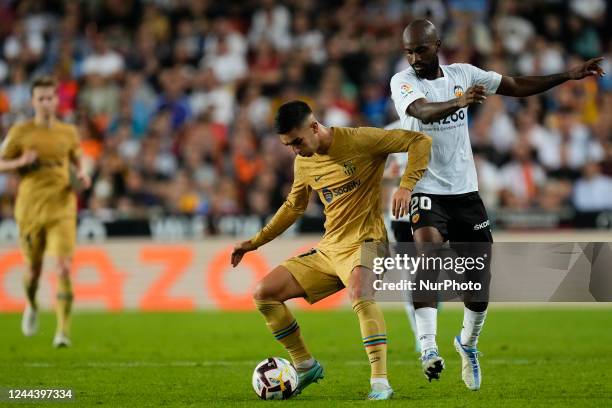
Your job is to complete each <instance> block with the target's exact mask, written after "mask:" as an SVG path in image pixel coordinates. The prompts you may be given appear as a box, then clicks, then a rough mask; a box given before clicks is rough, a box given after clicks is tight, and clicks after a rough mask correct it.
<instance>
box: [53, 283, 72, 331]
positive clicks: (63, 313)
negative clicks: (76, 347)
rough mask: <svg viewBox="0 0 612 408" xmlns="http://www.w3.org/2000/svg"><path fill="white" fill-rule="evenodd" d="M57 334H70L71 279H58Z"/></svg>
mask: <svg viewBox="0 0 612 408" xmlns="http://www.w3.org/2000/svg"><path fill="white" fill-rule="evenodd" d="M55 307H56V313H57V333H63V334H65V335H68V334H69V333H70V311H71V309H72V285H71V284H70V278H69V277H61V276H60V278H59V279H58V285H57V302H56V306H55Z"/></svg>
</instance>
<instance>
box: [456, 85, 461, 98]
mask: <svg viewBox="0 0 612 408" xmlns="http://www.w3.org/2000/svg"><path fill="white" fill-rule="evenodd" d="M454 92H455V96H456V97H457V98H458V97H460V96H461V95H463V88H462V87H461V85H457V86H455V90H454Z"/></svg>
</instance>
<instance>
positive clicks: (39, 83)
mask: <svg viewBox="0 0 612 408" xmlns="http://www.w3.org/2000/svg"><path fill="white" fill-rule="evenodd" d="M48 87H52V88H57V81H56V80H55V78H53V77H51V76H47V75H45V76H41V77H38V78H36V79H35V80H34V82H32V86H30V94H32V95H33V94H34V89H36V88H48Z"/></svg>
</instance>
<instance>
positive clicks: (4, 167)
mask: <svg viewBox="0 0 612 408" xmlns="http://www.w3.org/2000/svg"><path fill="white" fill-rule="evenodd" d="M37 157H38V156H37V154H36V152H35V151H33V150H28V151H26V152H23V154H22V155H21V156H19V157H18V158H16V159H13V160H5V159H0V171H13V170H17V169H19V168H21V167H25V166H28V165H30V164H32V163H34V162H35V161H36V158H37Z"/></svg>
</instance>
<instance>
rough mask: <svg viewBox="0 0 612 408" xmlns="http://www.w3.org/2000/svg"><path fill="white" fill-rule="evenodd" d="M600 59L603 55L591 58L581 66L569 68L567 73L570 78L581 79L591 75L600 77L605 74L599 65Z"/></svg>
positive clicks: (601, 59)
mask: <svg viewBox="0 0 612 408" xmlns="http://www.w3.org/2000/svg"><path fill="white" fill-rule="evenodd" d="M602 61H603V57H598V58H591V59H590V60H588V61H587V62H585V63H584V64H582V65H581V66H579V67H576V68H572V69H570V70H569V71H568V72H567V73H568V74H569V77H570V79H582V78H584V77H588V76H592V75H596V76H599V77H602V76H604V75H605V74H606V73H605V72H604V70H603V69H602V68H601V67H600V66H599V64H601V62H602Z"/></svg>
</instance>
